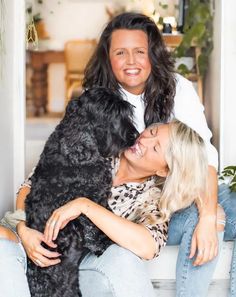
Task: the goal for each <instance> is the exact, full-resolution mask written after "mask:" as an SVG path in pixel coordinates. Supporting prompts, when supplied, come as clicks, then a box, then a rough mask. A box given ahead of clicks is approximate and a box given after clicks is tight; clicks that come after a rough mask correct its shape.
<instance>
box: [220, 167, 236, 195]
mask: <svg viewBox="0 0 236 297" xmlns="http://www.w3.org/2000/svg"><path fill="white" fill-rule="evenodd" d="M220 180H222V181H226V182H228V183H229V188H230V190H231V191H232V192H236V166H227V167H225V168H224V169H223V171H222V173H221V176H220Z"/></svg>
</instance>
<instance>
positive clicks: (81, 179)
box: [25, 88, 138, 297]
mask: <svg viewBox="0 0 236 297" xmlns="http://www.w3.org/2000/svg"><path fill="white" fill-rule="evenodd" d="M132 109H133V108H132V105H130V104H129V103H128V102H126V101H124V100H123V99H122V98H120V96H119V95H117V94H114V93H113V92H112V91H110V90H108V89H105V88H93V89H90V90H88V91H85V92H84V93H83V94H82V95H81V96H80V97H79V98H77V99H72V100H71V101H70V102H69V104H68V106H67V108H66V113H65V116H64V118H63V119H62V121H61V122H60V123H59V125H58V126H57V127H56V128H55V131H54V132H53V133H52V134H51V136H50V137H49V139H48V140H47V142H46V144H45V147H44V150H43V152H42V154H41V156H40V160H39V162H38V164H37V167H36V169H35V172H34V174H33V176H32V187H31V191H30V194H29V195H28V196H27V198H26V204H25V207H26V224H27V226H28V227H30V228H34V229H37V230H39V231H41V232H43V231H44V227H45V223H46V221H47V220H48V218H49V217H50V215H51V214H52V212H53V211H54V210H55V209H57V208H59V207H60V206H62V205H64V204H65V203H67V202H68V201H71V200H73V199H74V198H77V197H88V198H90V199H92V200H93V201H95V202H96V203H98V204H100V205H102V206H104V207H106V208H108V204H107V199H108V197H109V195H110V189H111V186H112V176H111V160H110V159H109V157H111V156H115V155H117V154H118V153H119V152H121V151H122V150H124V149H125V148H127V147H129V146H131V145H133V144H134V142H135V139H136V138H137V136H138V132H137V130H136V128H135V127H134V125H133V121H132V116H133V112H132ZM56 244H57V245H58V248H57V249H56V251H58V252H59V253H61V254H62V256H61V263H60V264H58V265H55V266H50V267H47V268H41V267H39V266H36V265H35V264H34V263H33V262H32V261H31V260H30V259H28V270H27V277H28V281H29V286H30V292H31V296H32V297H72V296H73V297H74V296H81V292H80V290H79V283H78V267H79V263H80V261H81V260H82V258H83V257H84V256H85V255H86V254H87V253H88V252H93V253H95V254H96V255H100V254H102V253H103V251H104V250H105V249H106V248H107V247H108V246H109V245H110V244H111V241H110V240H109V239H108V238H107V237H106V235H105V234H103V233H102V232H101V231H100V230H99V229H98V228H97V227H96V226H95V225H94V224H93V223H92V222H91V221H90V220H89V219H87V217H86V216H83V215H81V216H80V217H79V218H78V219H75V220H73V221H71V222H70V223H68V225H67V226H66V227H65V228H64V229H62V230H61V231H60V233H59V235H58V238H57V240H56ZM47 248H48V247H47Z"/></svg>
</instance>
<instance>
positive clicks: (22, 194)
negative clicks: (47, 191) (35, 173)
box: [16, 186, 30, 210]
mask: <svg viewBox="0 0 236 297" xmlns="http://www.w3.org/2000/svg"><path fill="white" fill-rule="evenodd" d="M29 193H30V187H27V186H23V187H22V188H21V189H20V190H19V192H18V195H17V198H16V209H23V210H24V209H25V199H26V196H27V195H28V194H29Z"/></svg>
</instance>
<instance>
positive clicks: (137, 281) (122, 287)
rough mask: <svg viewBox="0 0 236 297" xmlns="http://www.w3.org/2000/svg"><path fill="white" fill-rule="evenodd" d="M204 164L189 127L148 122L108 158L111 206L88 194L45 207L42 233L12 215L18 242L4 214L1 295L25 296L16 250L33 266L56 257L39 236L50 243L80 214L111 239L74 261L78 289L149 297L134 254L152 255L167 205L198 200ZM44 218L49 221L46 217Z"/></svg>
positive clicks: (163, 237)
mask: <svg viewBox="0 0 236 297" xmlns="http://www.w3.org/2000/svg"><path fill="white" fill-rule="evenodd" d="M193 156H194V157H193ZM207 166H208V165H207V157H206V149H205V145H204V141H203V140H202V138H201V137H200V136H199V135H198V134H197V133H196V132H195V131H193V130H192V129H191V128H189V127H188V126H186V125H185V124H183V123H181V122H179V121H173V122H171V123H170V124H153V125H151V126H150V127H149V128H147V129H145V130H144V132H142V133H141V134H140V137H139V138H138V139H137V141H136V143H135V145H134V146H133V147H131V148H130V149H127V150H126V151H125V152H124V153H123V154H121V156H120V158H118V159H114V160H113V187H112V196H111V197H110V198H109V205H110V208H111V210H112V211H109V210H107V209H104V208H103V207H101V206H100V205H97V204H96V203H94V202H92V201H91V200H90V199H89V197H78V198H76V199H75V200H73V201H71V202H69V203H68V204H66V205H64V206H63V207H61V208H59V209H57V210H56V211H55V212H54V213H53V214H52V216H51V217H50V219H49V221H48V224H46V227H45V231H44V234H42V233H40V232H38V231H37V230H32V229H30V228H28V227H26V226H25V223H24V222H23V221H20V222H18V224H17V230H18V234H19V237H20V239H21V242H22V243H20V242H18V239H17V238H15V241H16V242H14V241H12V238H13V237H14V234H13V233H12V232H11V231H10V229H9V228H5V227H10V226H9V225H8V224H7V222H6V220H5V227H2V228H1V229H0V232H1V233H0V234H1V235H0V236H2V237H4V238H5V239H0V279H1V293H2V294H3V295H4V296H5V297H13V296H16V295H15V294H17V296H21V297H26V296H30V295H29V290H28V284H27V280H26V277H25V275H24V268H25V267H26V258H25V256H24V252H23V250H25V252H26V253H27V256H28V257H29V258H30V259H32V260H33V261H34V262H35V263H37V265H39V266H40V267H48V266H51V265H56V264H58V263H60V255H59V254H58V253H57V252H52V251H49V250H48V249H46V248H45V247H43V246H42V245H41V244H42V243H43V242H44V243H46V244H47V245H48V246H49V247H55V243H54V240H55V239H56V238H57V235H58V232H60V229H61V228H63V227H64V226H65V225H66V224H67V223H68V222H69V221H70V220H73V219H75V218H77V217H79V216H80V215H81V214H83V215H86V216H87V217H88V218H89V219H90V220H91V221H92V222H93V223H94V224H95V225H97V226H98V227H99V228H100V229H101V230H102V231H103V232H104V233H105V234H106V235H107V236H108V237H110V238H111V239H112V240H113V242H114V244H113V245H111V246H110V247H109V248H108V249H107V250H106V251H105V252H104V253H103V255H101V256H100V257H97V256H95V255H93V254H88V255H86V256H85V258H84V259H83V261H82V262H81V264H80V265H79V267H78V269H79V274H80V284H81V291H82V294H83V296H86V297H90V296H91V297H92V296H95V295H96V296H98V297H104V296H116V297H124V296H129V297H139V296H140V297H141V296H148V297H154V296H155V294H154V291H153V287H152V285H151V282H150V280H149V278H148V275H147V272H146V270H145V266H144V262H143V261H142V260H141V259H146V260H149V259H153V258H154V257H156V256H158V255H159V253H160V250H161V248H162V247H163V246H164V245H165V243H166V241H167V231H168V220H169V219H170V216H171V214H172V213H173V212H176V211H177V210H179V209H181V208H186V207H188V206H190V205H191V204H192V203H193V202H196V203H197V204H198V205H199V207H201V196H202V193H205V192H206V188H207V184H206V180H207ZM29 191H30V179H29V180H28V181H27V182H26V183H25V184H24V186H23V188H22V189H21V190H20V193H19V197H18V201H17V205H18V207H19V208H24V199H25V195H26V194H27V193H28V192H29ZM21 212H23V211H21ZM18 219H19V220H23V219H24V218H23V217H21V218H18ZM52 221H56V224H50V222H52ZM10 237H11V240H6V238H9V239H10ZM22 248H24V249H22ZM214 252H215V253H216V252H217V251H214ZM124 268H125V269H124ZM91 282H92V283H93V286H91ZM15 292H17V293H15ZM45 293H46V292H45Z"/></svg>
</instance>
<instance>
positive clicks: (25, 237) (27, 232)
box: [17, 222, 61, 267]
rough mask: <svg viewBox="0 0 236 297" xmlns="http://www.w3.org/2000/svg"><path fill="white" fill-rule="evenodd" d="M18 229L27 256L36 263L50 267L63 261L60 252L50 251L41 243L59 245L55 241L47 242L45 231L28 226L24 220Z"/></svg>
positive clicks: (51, 245) (53, 246)
mask: <svg viewBox="0 0 236 297" xmlns="http://www.w3.org/2000/svg"><path fill="white" fill-rule="evenodd" d="M17 230H18V234H19V236H20V238H21V241H22V244H23V246H24V248H25V251H26V253H27V256H28V257H29V258H30V259H31V260H32V261H33V262H34V263H35V264H36V265H38V266H40V267H48V266H52V265H56V264H59V263H60V262H61V260H60V259H59V257H60V254H59V253H57V252H53V251H49V250H47V249H46V248H44V247H43V246H42V245H41V243H42V242H44V243H46V244H47V245H49V246H50V247H51V248H55V247H56V246H57V245H56V244H54V243H47V242H46V240H45V238H44V235H43V233H41V232H39V231H37V230H34V229H31V228H28V227H27V226H26V225H25V223H24V222H21V223H19V224H18V226H17Z"/></svg>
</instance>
